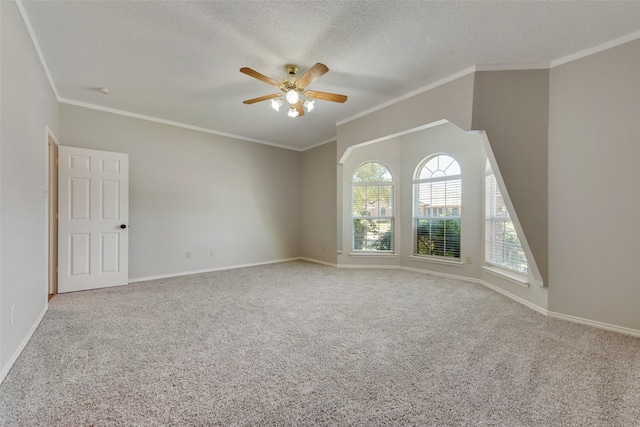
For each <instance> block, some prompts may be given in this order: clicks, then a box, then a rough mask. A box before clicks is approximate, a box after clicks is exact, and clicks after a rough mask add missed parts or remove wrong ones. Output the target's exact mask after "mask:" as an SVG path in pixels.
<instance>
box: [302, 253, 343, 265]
mask: <svg viewBox="0 0 640 427" xmlns="http://www.w3.org/2000/svg"><path fill="white" fill-rule="evenodd" d="M298 259H299V260H300V261H307V262H312V263H314V264H322V265H328V266H329V267H338V264H336V263H332V262H327V261H321V260H319V259H315V258H308V257H306V256H301V257H300V258H298Z"/></svg>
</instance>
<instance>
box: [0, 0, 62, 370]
mask: <svg viewBox="0 0 640 427" xmlns="http://www.w3.org/2000/svg"><path fill="white" fill-rule="evenodd" d="M0 20H1V22H0V29H1V32H0V42H1V48H0V63H1V65H2V68H1V72H0V103H1V106H0V116H1V117H0V211H1V216H0V236H1V237H2V238H1V239H0V337H1V338H0V380H1V379H3V378H4V375H6V372H7V369H8V368H9V367H10V366H11V364H12V362H13V360H15V357H17V355H18V353H17V352H18V351H19V350H20V349H21V348H22V345H24V344H25V342H24V340H25V338H28V337H29V336H30V331H32V330H33V328H35V326H37V322H38V319H39V318H40V316H41V315H42V314H43V313H44V310H46V307H47V245H46V230H47V227H46V217H45V215H46V208H47V198H46V194H45V193H44V190H45V188H46V182H47V181H46V158H47V156H46V153H47V139H46V131H45V129H46V126H49V128H51V130H52V131H53V132H54V133H57V129H58V105H57V101H56V98H55V95H54V93H53V91H52V90H51V87H50V85H49V82H48V80H47V77H46V75H45V73H44V70H43V68H42V66H41V65H40V61H39V59H38V56H37V54H36V51H35V49H34V47H33V44H32V43H31V39H30V37H29V34H28V32H27V30H26V28H25V26H24V23H23V21H22V18H21V17H20V13H19V11H18V8H17V7H16V4H15V3H14V2H5V1H3V2H0ZM12 305H13V306H15V322H14V323H13V324H10V322H9V319H10V307H11V306H12Z"/></svg>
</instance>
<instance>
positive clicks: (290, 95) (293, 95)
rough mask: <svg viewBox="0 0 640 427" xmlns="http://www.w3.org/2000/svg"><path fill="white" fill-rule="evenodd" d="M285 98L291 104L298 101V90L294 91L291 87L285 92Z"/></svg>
mask: <svg viewBox="0 0 640 427" xmlns="http://www.w3.org/2000/svg"><path fill="white" fill-rule="evenodd" d="M285 98H287V102H288V103H289V104H291V105H293V104H295V103H296V102H298V100H299V99H300V97H299V96H298V92H296V91H295V90H293V89H290V90H289V91H288V92H287V93H286V94H285Z"/></svg>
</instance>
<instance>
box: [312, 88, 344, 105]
mask: <svg viewBox="0 0 640 427" xmlns="http://www.w3.org/2000/svg"><path fill="white" fill-rule="evenodd" d="M304 94H305V96H307V97H309V98H313V99H320V100H322V101H331V102H345V101H346V100H347V96H346V95H339V94H337V93H328V92H316V91H315V90H306V91H305V92H304Z"/></svg>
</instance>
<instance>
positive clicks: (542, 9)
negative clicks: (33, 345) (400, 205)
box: [19, 1, 640, 149]
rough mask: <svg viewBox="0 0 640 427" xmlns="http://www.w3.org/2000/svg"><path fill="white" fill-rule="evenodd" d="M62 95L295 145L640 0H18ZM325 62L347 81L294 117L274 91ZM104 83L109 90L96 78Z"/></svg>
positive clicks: (605, 37) (577, 47)
mask: <svg viewBox="0 0 640 427" xmlns="http://www.w3.org/2000/svg"><path fill="white" fill-rule="evenodd" d="M19 4H21V5H22V7H23V9H24V10H25V11H26V14H27V16H28V21H29V22H30V25H31V27H32V29H33V32H34V34H35V37H36V39H37V43H38V44H39V46H40V49H41V51H42V54H43V57H44V60H45V62H46V65H47V67H48V69H49V71H50V74H51V77H52V79H53V82H54V85H55V87H56V90H57V92H58V96H59V98H60V99H61V100H62V101H66V102H74V103H85V104H92V105H96V106H100V107H103V108H108V109H115V110H120V111H123V112H129V113H134V114H138V115H144V116H150V117H154V118H158V119H162V120H167V121H172V122H178V123H181V124H185V125H189V126H195V127H200V128H205V129H209V130H212V131H214V132H219V133H223V134H230V135H234V136H238V137H241V138H245V139H249V140H256V141H262V142H266V143H271V144H275V145H280V146H287V147H291V148H294V149H304V148H307V147H311V146H314V145H317V144H319V143H322V142H325V141H328V140H331V139H332V138H335V135H336V122H339V121H342V120H345V119H348V118H349V117H353V116H355V115H357V114H359V113H361V112H363V111H366V110H369V109H372V108H375V107H376V106H378V105H380V104H383V103H386V102H389V101H390V100H393V99H395V98H398V97H401V96H402V95H404V94H407V93H409V92H412V91H415V90H418V89H420V88H422V87H424V86H427V85H429V84H431V83H434V82H436V81H438V80H441V79H443V78H446V77H447V76H450V75H452V74H455V73H458V72H460V71H463V70H466V69H469V68H470V67H472V66H475V65H499V64H532V66H533V67H539V66H545V65H548V64H549V62H550V61H553V60H556V59H558V58H563V57H566V56H568V55H571V54H574V53H576V52H579V51H582V50H584V49H588V48H591V47H593V46H596V45H599V44H601V43H605V42H609V41H611V40H613V39H616V38H619V37H623V36H627V35H629V34H632V33H636V32H637V31H639V30H640V2H639V1H629V2H614V1H590V2H573V1H567V2H565V1H543V2H538V1H528V2H519V1H516V2H511V1H510V2H495V1H492V2H486V1H470V2H453V1H445V2H437V1H412V2H408V1H322V2H321V1H317V2H307V1H278V2H276V1H209V2H205V1H198V2H196V1H186V2H185V1H180V2H174V1H155V2H153V1H143V2H129V1H108V2H107V1H86V2H84V1H24V2H20V3H19ZM316 62H322V63H324V64H326V65H327V66H328V67H329V69H330V71H329V72H328V73H327V74H325V75H324V76H323V77H321V78H320V79H318V80H317V81H316V82H314V83H313V84H312V85H310V89H313V90H318V91H325V92H334V93H341V94H345V95H347V96H348V97H349V100H348V101H347V102H346V103H345V104H337V103H332V102H326V101H317V102H316V109H315V110H314V111H312V112H310V113H308V114H306V115H305V116H303V117H300V118H295V119H291V118H289V117H287V116H286V114H285V113H284V112H283V111H282V110H281V111H280V112H279V113H276V112H275V111H273V110H272V109H271V108H270V105H269V102H268V101H267V102H262V103H257V104H253V105H244V104H242V101H243V100H245V99H249V98H254V97H257V96H261V95H266V94H270V93H274V88H273V87H271V86H269V85H267V84H265V83H263V82H260V81H258V80H255V79H253V78H251V77H248V76H246V75H244V74H241V73H240V72H239V71H238V70H239V69H240V68H241V67H251V68H253V69H254V70H257V71H259V72H261V73H263V74H265V75H267V76H269V77H272V78H274V79H276V80H281V79H283V78H284V77H285V76H286V73H285V69H284V66H285V64H288V63H293V64H297V65H298V66H299V67H300V70H301V71H303V70H306V69H307V68H308V67H310V66H312V65H313V64H314V63H316ZM100 87H106V88H108V89H109V90H110V92H111V93H110V94H109V95H104V94H102V93H100V92H98V91H97V90H96V88H100Z"/></svg>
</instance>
